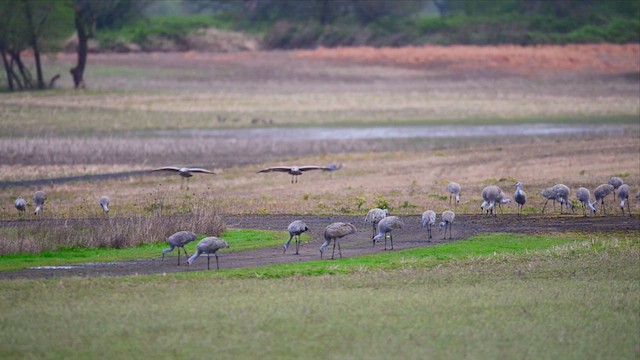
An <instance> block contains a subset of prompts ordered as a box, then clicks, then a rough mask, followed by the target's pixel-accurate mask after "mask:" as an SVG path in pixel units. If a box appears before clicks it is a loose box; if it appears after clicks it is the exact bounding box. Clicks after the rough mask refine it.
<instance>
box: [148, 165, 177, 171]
mask: <svg viewBox="0 0 640 360" xmlns="http://www.w3.org/2000/svg"><path fill="white" fill-rule="evenodd" d="M151 171H175V172H180V168H178V167H175V166H164V167H161V168H157V169H153V170H151Z"/></svg>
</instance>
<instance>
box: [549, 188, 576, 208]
mask: <svg viewBox="0 0 640 360" xmlns="http://www.w3.org/2000/svg"><path fill="white" fill-rule="evenodd" d="M552 189H553V192H555V193H556V200H558V201H559V202H560V214H562V205H563V204H566V205H567V207H568V208H571V212H573V203H572V202H571V201H570V200H569V194H571V188H569V187H568V186H567V185H565V184H556V185H554V186H553V187H552Z"/></svg>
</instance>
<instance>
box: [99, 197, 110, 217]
mask: <svg viewBox="0 0 640 360" xmlns="http://www.w3.org/2000/svg"><path fill="white" fill-rule="evenodd" d="M99 203H100V207H101V208H102V210H103V211H104V214H105V215H107V217H109V198H108V197H106V196H104V195H103V196H101V197H100V201H99Z"/></svg>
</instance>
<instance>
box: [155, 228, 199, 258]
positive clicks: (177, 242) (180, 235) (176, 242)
mask: <svg viewBox="0 0 640 360" xmlns="http://www.w3.org/2000/svg"><path fill="white" fill-rule="evenodd" d="M197 238H198V236H196V234H195V233H193V232H191V231H178V232H177V233H175V234H173V235H171V236H169V238H168V239H167V242H168V243H169V246H170V248H168V249H164V250H163V251H162V261H164V257H165V255H167V254H168V253H170V252H172V251H173V249H175V248H178V265H180V248H182V250H183V251H184V256H185V257H186V258H188V257H189V254H187V249H185V248H184V246H185V245H187V244H188V243H190V242H192V241H195V240H196V239H197Z"/></svg>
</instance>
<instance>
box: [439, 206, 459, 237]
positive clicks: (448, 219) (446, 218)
mask: <svg viewBox="0 0 640 360" xmlns="http://www.w3.org/2000/svg"><path fill="white" fill-rule="evenodd" d="M455 218H456V214H455V213H454V212H453V211H451V210H447V211H445V212H443V213H442V222H440V228H441V229H444V237H443V239H446V238H447V227H448V228H449V239H451V225H453V219H455Z"/></svg>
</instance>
